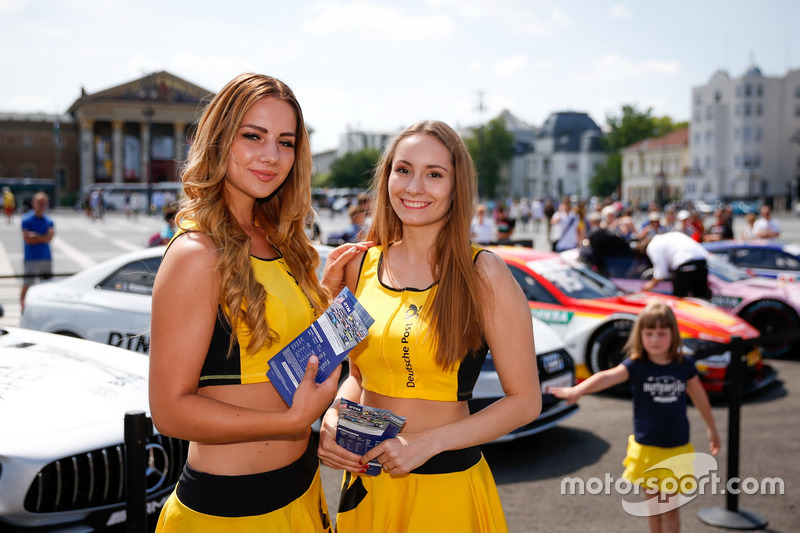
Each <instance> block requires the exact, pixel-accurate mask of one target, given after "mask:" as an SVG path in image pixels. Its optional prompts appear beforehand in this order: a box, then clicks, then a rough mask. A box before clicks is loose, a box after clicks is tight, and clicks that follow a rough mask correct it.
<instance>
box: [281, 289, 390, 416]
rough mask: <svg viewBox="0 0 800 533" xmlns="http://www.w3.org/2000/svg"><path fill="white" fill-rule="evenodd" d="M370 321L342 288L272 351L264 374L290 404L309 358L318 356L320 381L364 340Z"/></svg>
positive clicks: (366, 314)
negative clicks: (307, 323)
mask: <svg viewBox="0 0 800 533" xmlns="http://www.w3.org/2000/svg"><path fill="white" fill-rule="evenodd" d="M373 322H375V320H374V319H373V318H372V317H371V316H370V315H369V313H367V310H366V309H364V306H362V305H361V304H360V303H359V301H358V300H356V297H355V296H353V293H352V292H350V289H348V288H347V287H345V288H344V289H342V292H340V293H339V294H338V296H336V298H334V300H333V302H332V303H331V305H330V307H328V308H327V309H326V310H325V312H324V313H323V314H322V316H320V317H319V318H318V319H317V320H315V321H314V323H313V324H311V325H310V326H308V328H306V329H305V331H303V332H302V333H301V334H300V335H298V336H297V337H295V339H294V340H293V341H292V342H290V343H289V344H287V345H286V346H285V347H284V348H283V349H282V350H281V351H280V352H278V353H277V354H275V356H274V357H273V358H272V359H271V360H270V362H269V370H267V377H268V378H269V380H270V382H272V385H274V386H275V389H277V391H278V392H279V393H280V395H281V397H282V398H283V400H284V401H285V402H286V403H287V404H288V405H289V406H291V405H292V398H293V397H294V393H295V391H296V390H297V387H298V386H299V385H300V381H302V379H303V374H305V371H306V365H307V364H308V358H309V357H311V356H312V355H316V356H317V358H318V359H319V370H318V371H317V379H316V382H317V383H322V382H323V381H325V380H326V379H327V378H328V376H330V375H331V372H333V371H334V370H335V369H336V367H337V366H339V365H340V364H341V363H342V361H344V358H345V357H347V354H348V353H350V350H352V349H353V347H354V346H355V345H356V344H358V343H359V342H361V341H362V340H364V337H366V336H367V333H368V331H369V327H370V326H371V325H372V323H373Z"/></svg>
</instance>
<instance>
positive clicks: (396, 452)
mask: <svg viewBox="0 0 800 533" xmlns="http://www.w3.org/2000/svg"><path fill="white" fill-rule="evenodd" d="M431 444H432V443H431V442H429V440H428V439H426V438H424V436H423V434H422V433H403V434H401V435H398V436H397V437H395V438H393V439H387V440H385V441H383V442H382V443H380V444H378V445H377V446H375V447H374V448H372V449H371V450H370V451H368V452H367V453H365V454H364V456H363V457H362V458H361V462H362V463H363V464H367V463H368V462H370V461H372V460H373V459H374V460H376V461H378V462H379V463H381V464H382V465H383V471H384V472H387V473H389V474H392V475H401V474H408V473H409V472H411V471H412V470H414V469H415V468H417V467H419V466H421V465H423V464H424V463H425V461H427V460H428V459H430V458H431V457H433V455H435V451H434V453H431V452H432V451H433V447H432V445H431Z"/></svg>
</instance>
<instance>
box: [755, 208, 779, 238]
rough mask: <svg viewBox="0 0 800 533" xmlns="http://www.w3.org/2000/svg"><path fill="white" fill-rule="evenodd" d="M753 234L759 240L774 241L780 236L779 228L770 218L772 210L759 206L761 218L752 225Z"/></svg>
mask: <svg viewBox="0 0 800 533" xmlns="http://www.w3.org/2000/svg"><path fill="white" fill-rule="evenodd" d="M753 233H754V234H755V236H756V237H757V238H759V239H776V238H778V237H780V235H781V227H780V226H779V225H778V222H777V221H775V220H774V219H773V218H772V208H770V206H768V205H762V206H761V218H759V219H758V220H756V221H755V222H754V223H753Z"/></svg>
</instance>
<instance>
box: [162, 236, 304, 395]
mask: <svg viewBox="0 0 800 533" xmlns="http://www.w3.org/2000/svg"><path fill="white" fill-rule="evenodd" d="M186 231H192V230H191V229H181V230H179V231H178V232H177V233H176V234H175V237H177V236H178V235H180V234H182V233H184V232H186ZM175 237H173V240H174V239H175ZM278 253H279V254H280V252H278ZM250 263H251V264H252V265H253V271H254V272H255V276H256V280H258V281H259V282H260V283H261V284H262V285H263V286H264V290H265V291H266V292H267V298H266V309H265V316H267V317H268V321H269V327H270V329H271V330H273V331H274V332H275V333H276V334H277V339H276V340H275V342H272V343H271V344H269V345H267V344H266V343H265V344H264V345H263V346H262V347H261V348H260V349H259V350H258V351H256V352H248V351H247V345H248V343H249V342H250V332H249V331H248V330H247V328H246V326H245V325H244V324H243V323H242V324H239V326H238V328H237V331H236V342H235V343H234V344H233V348H232V351H231V353H230V356H229V355H228V347H229V346H230V336H231V326H230V323H229V322H228V319H227V317H226V316H225V314H224V313H223V311H222V308H221V307H220V308H218V309H217V321H216V323H215V324H214V334H213V335H212V337H211V344H210V345H209V347H208V354H207V355H206V360H205V362H204V363H203V370H202V371H201V373H200V383H199V386H200V387H205V386H210V385H240V384H242V385H243V384H246V383H263V382H265V381H269V379H268V378H267V370H268V369H269V361H270V359H272V357H273V356H274V355H275V354H277V353H278V352H279V351H280V350H281V349H283V347H284V346H286V345H287V344H289V342H291V341H292V340H293V339H294V338H295V337H296V336H297V335H299V334H300V333H301V332H302V331H303V330H305V329H306V328H307V327H308V326H309V325H311V323H312V322H313V321H314V318H315V316H314V315H315V311H314V307H313V306H312V305H311V301H310V300H309V299H308V297H307V296H306V294H305V293H304V292H303V291H302V289H301V288H300V286H299V285H298V283H297V280H296V279H295V277H294V275H293V274H292V272H291V270H290V269H289V266H288V265H287V264H286V261H285V260H284V258H283V256H282V255H281V256H280V257H276V258H275V259H261V258H258V257H254V256H250Z"/></svg>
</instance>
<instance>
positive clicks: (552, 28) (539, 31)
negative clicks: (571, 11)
mask: <svg viewBox="0 0 800 533" xmlns="http://www.w3.org/2000/svg"><path fill="white" fill-rule="evenodd" d="M525 19H528V20H525ZM572 24H573V22H572V19H571V18H570V17H569V16H568V15H567V14H566V13H565V12H564V11H563V10H561V9H559V8H557V7H554V8H553V9H551V10H550V13H549V15H548V16H545V17H541V18H540V17H538V16H536V14H535V13H533V14H530V15H529V16H528V17H525V18H524V19H523V20H521V21H519V20H517V21H516V24H514V25H513V26H512V27H511V32H512V33H528V34H533V35H552V34H554V33H558V32H560V31H563V30H565V29H567V28H569V27H571V26H572Z"/></svg>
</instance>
